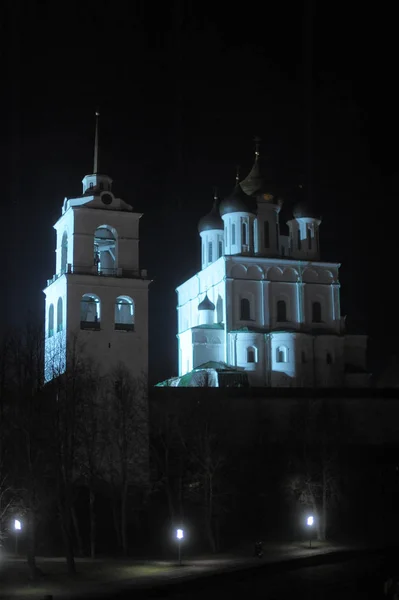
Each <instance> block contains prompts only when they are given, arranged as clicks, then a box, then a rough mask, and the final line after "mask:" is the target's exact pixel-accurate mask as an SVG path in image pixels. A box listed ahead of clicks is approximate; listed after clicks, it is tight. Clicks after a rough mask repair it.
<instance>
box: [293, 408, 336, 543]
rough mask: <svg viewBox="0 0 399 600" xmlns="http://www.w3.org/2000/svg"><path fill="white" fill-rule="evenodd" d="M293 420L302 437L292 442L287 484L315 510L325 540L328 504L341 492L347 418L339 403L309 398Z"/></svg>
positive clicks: (318, 536) (318, 535) (301, 501)
mask: <svg viewBox="0 0 399 600" xmlns="http://www.w3.org/2000/svg"><path fill="white" fill-rule="evenodd" d="M294 422H295V430H296V432H300V438H299V439H297V444H294V445H292V446H291V447H292V453H291V456H290V460H289V463H290V464H289V474H288V477H287V479H286V483H285V486H286V489H287V491H288V492H289V493H290V494H292V495H294V497H295V498H296V499H297V500H298V501H299V502H300V503H301V504H303V505H304V506H307V507H309V509H311V510H312V512H313V514H314V516H315V527H316V531H317V539H318V540H320V541H324V540H325V539H326V537H327V525H328V514H329V508H330V507H332V506H333V505H334V503H337V502H338V501H339V499H340V495H341V486H340V476H339V459H340V447H341V443H342V439H343V432H344V426H343V422H344V419H343V418H342V415H341V414H340V411H339V407H338V404H335V405H333V404H332V403H331V402H329V401H328V400H313V399H310V400H308V401H307V402H305V403H303V404H302V405H300V406H299V410H296V412H295V415H294ZM291 433H292V429H291ZM294 437H295V436H294Z"/></svg>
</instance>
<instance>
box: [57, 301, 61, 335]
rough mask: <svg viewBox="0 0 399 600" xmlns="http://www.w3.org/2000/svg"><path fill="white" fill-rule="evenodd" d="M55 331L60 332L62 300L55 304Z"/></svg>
mask: <svg viewBox="0 0 399 600" xmlns="http://www.w3.org/2000/svg"><path fill="white" fill-rule="evenodd" d="M57 331H62V298H58V302H57Z"/></svg>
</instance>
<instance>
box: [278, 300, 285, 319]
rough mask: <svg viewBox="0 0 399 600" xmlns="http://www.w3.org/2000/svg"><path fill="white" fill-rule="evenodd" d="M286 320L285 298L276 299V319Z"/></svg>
mask: <svg viewBox="0 0 399 600" xmlns="http://www.w3.org/2000/svg"><path fill="white" fill-rule="evenodd" d="M286 320H287V305H286V303H285V300H278V302H277V321H278V322H279V323H284V321H286Z"/></svg>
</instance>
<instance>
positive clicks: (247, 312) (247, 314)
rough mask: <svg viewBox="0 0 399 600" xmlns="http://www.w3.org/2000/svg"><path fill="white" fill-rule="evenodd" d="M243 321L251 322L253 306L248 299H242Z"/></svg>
mask: <svg viewBox="0 0 399 600" xmlns="http://www.w3.org/2000/svg"><path fill="white" fill-rule="evenodd" d="M240 318H241V321H250V320H251V304H250V302H249V300H248V298H241V317H240Z"/></svg>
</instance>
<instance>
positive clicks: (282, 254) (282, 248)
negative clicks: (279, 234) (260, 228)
mask: <svg viewBox="0 0 399 600" xmlns="http://www.w3.org/2000/svg"><path fill="white" fill-rule="evenodd" d="M281 256H285V248H284V246H281Z"/></svg>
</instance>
